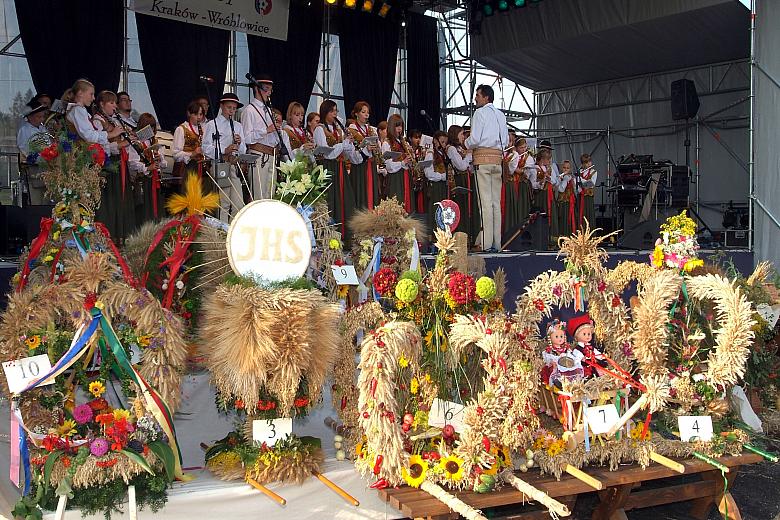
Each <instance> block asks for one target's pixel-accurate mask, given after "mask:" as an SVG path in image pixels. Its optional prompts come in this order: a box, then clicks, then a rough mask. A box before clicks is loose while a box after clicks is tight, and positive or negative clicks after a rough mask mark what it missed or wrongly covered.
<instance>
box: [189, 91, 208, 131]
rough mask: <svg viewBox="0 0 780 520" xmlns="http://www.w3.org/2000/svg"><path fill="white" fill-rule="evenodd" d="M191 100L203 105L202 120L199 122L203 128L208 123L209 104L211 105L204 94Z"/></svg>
mask: <svg viewBox="0 0 780 520" xmlns="http://www.w3.org/2000/svg"><path fill="white" fill-rule="evenodd" d="M193 101H194V102H195V103H197V104H199V105H200V106H202V107H203V121H201V124H202V125H203V127H204V128H205V127H206V124H208V122H209V121H210V119H209V106H210V105H211V103H210V102H209V98H208V97H206V96H198V97H196V98H195V99H193Z"/></svg>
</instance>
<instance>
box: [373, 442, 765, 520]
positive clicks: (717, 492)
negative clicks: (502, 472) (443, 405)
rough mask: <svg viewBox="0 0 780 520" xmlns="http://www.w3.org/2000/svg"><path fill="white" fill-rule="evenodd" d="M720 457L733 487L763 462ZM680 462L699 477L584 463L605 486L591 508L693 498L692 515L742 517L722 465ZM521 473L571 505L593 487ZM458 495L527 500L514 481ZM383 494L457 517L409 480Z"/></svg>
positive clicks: (421, 513) (409, 508)
mask: <svg viewBox="0 0 780 520" xmlns="http://www.w3.org/2000/svg"><path fill="white" fill-rule="evenodd" d="M678 460H679V459H678ZM717 460H718V461H719V462H721V463H722V464H724V465H726V466H728V467H729V469H730V472H729V473H726V479H727V481H728V485H729V488H730V487H731V485H732V484H733V482H734V479H735V477H736V476H737V472H738V471H739V467H740V466H742V465H744V464H754V463H756V462H760V461H762V460H763V458H762V457H761V456H759V455H756V454H753V453H745V454H742V455H739V456H736V457H731V456H728V457H721V458H719V459H717ZM679 462H681V463H682V464H683V465H684V466H685V474H684V475H693V474H700V475H701V480H699V481H696V482H689V483H670V484H669V485H666V486H663V487H657V488H653V489H646V490H643V489H642V488H641V483H642V482H647V481H651V480H657V479H662V478H668V477H682V476H683V475H681V474H680V473H677V472H675V471H672V470H670V469H668V468H666V467H665V466H661V465H659V464H654V463H651V465H650V466H648V467H647V468H645V469H642V468H641V467H639V466H637V465H630V466H622V467H620V469H618V470H617V471H609V470H608V469H606V468H590V467H589V468H586V470H585V471H586V472H587V473H588V474H589V475H591V476H593V477H595V478H597V479H598V480H600V481H601V482H603V483H604V489H603V490H602V491H598V497H599V504H598V505H597V506H596V508H595V509H594V510H593V516H592V518H593V520H621V519H625V518H626V511H629V510H631V509H640V508H643V507H652V506H658V505H663V504H671V503H674V502H684V501H687V500H691V501H692V503H691V510H690V513H689V514H690V515H691V516H692V517H694V518H697V519H701V520H704V519H706V518H707V516H708V515H709V512H710V510H711V509H712V507H713V506H717V507H718V509H719V511H720V512H721V514H722V515H723V517H724V518H727V519H731V520H741V518H742V517H741V515H740V513H739V509H738V508H737V505H736V503H735V502H734V499H733V498H732V496H731V493H729V492H727V493H725V494H724V481H723V476H722V475H721V472H720V471H719V470H716V469H715V468H713V467H712V466H710V465H709V464H707V463H706V462H703V461H700V460H698V459H682V460H679ZM518 476H519V477H520V478H522V479H523V480H525V481H526V482H528V483H529V484H531V485H532V486H535V487H536V488H538V489H540V490H542V491H544V492H546V493H547V494H549V495H550V496H551V497H553V498H555V499H557V500H558V501H560V502H562V503H564V504H566V505H567V506H568V507H569V509H570V510H572V511H573V510H574V504H575V502H576V501H577V496H578V495H580V494H582V493H590V492H593V488H592V487H590V486H588V485H587V484H585V483H583V482H582V481H580V480H577V479H576V478H574V477H571V476H569V475H566V474H564V475H563V476H562V477H561V480H560V481H556V480H555V478H554V477H552V476H550V475H541V474H540V473H539V472H538V471H532V472H529V473H519V474H518ZM455 495H456V496H457V497H458V498H460V499H461V500H463V501H464V502H465V503H467V504H469V505H470V506H472V507H474V508H476V509H485V508H491V507H499V506H507V505H512V504H523V503H524V499H525V497H524V495H523V494H522V493H521V492H519V491H517V490H516V489H515V488H513V487H510V486H504V487H502V488H501V489H500V490H498V491H495V492H492V493H485V494H479V493H475V492H472V491H464V492H456V493H455ZM379 497H380V498H381V499H383V500H385V501H388V502H390V505H392V506H393V507H395V508H396V509H398V510H399V511H401V513H402V514H404V515H405V516H407V517H410V518H426V519H429V520H444V519H453V518H458V514H457V513H452V512H451V511H450V510H449V508H447V506H445V505H444V504H443V503H442V502H440V501H438V500H436V499H435V498H433V497H432V496H431V495H429V494H428V493H426V492H425V491H422V490H420V489H416V488H412V487H408V486H404V487H400V488H389V489H382V490H380V491H379ZM525 501H527V499H525ZM726 511H728V516H727V515H726ZM549 518H550V516H549V514H548V513H547V511H546V510H538V509H537V510H535V511H529V512H524V513H519V514H516V515H513V519H528V520H531V519H538V520H541V519H549ZM570 518H571V517H570Z"/></svg>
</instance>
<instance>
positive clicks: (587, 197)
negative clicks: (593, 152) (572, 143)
mask: <svg viewBox="0 0 780 520" xmlns="http://www.w3.org/2000/svg"><path fill="white" fill-rule="evenodd" d="M580 165H581V166H582V167H581V168H580V185H579V186H578V187H577V191H578V195H579V197H578V198H579V206H580V213H579V220H578V221H577V222H578V223H579V226H580V227H583V226H585V220H584V219H588V222H589V223H590V226H591V228H592V227H593V226H595V225H596V211H595V207H594V204H593V189H594V188H595V187H596V180H597V179H598V176H599V174H598V172H597V171H596V168H595V167H594V166H593V159H592V158H591V156H590V154H589V153H584V154H582V156H580Z"/></svg>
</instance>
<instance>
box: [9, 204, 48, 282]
mask: <svg viewBox="0 0 780 520" xmlns="http://www.w3.org/2000/svg"><path fill="white" fill-rule="evenodd" d="M53 224H54V219H52V218H49V217H44V218H42V219H41V230H40V232H39V233H38V236H37V237H35V240H33V241H32V243H31V244H30V252H29V253H28V254H27V261H26V262H25V263H24V267H22V274H21V275H20V277H19V285H17V286H16V292H17V293H19V292H22V290H23V289H24V288H25V286H26V285H27V277H28V276H30V271H31V270H32V263H33V262H34V261H35V260H36V259H37V258H38V256H39V255H40V254H41V249H43V246H44V245H45V244H46V240H47V239H48V238H49V231H51V227H52V225H53Z"/></svg>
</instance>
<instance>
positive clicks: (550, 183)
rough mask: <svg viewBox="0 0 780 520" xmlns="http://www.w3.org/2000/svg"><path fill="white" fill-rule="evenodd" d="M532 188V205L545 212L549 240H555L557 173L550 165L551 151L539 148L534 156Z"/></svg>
mask: <svg viewBox="0 0 780 520" xmlns="http://www.w3.org/2000/svg"><path fill="white" fill-rule="evenodd" d="M529 180H530V181H531V187H532V188H533V190H534V196H533V205H534V207H535V208H536V209H537V210H539V211H544V212H546V213H547V222H548V223H549V226H550V242H551V243H554V242H555V240H556V239H555V237H556V236H558V216H557V215H558V211H557V207H556V205H555V187H556V186H557V185H558V175H557V174H556V170H555V169H553V167H552V151H551V150H549V149H547V148H540V150H539V154H538V155H537V157H536V168H535V169H534V170H532V171H531V175H530V176H529Z"/></svg>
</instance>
